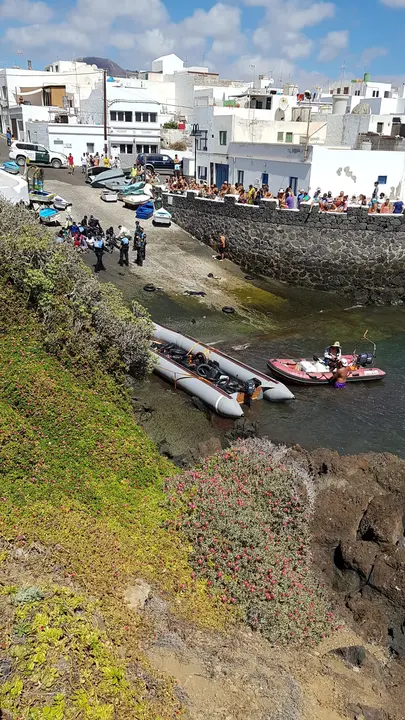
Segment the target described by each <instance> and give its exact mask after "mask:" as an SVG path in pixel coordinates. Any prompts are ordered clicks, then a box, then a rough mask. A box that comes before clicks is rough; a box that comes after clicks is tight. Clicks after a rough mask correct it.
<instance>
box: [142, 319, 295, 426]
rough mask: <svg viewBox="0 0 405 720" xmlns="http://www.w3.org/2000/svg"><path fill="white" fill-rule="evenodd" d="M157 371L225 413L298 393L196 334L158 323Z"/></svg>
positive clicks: (233, 413)
mask: <svg viewBox="0 0 405 720" xmlns="http://www.w3.org/2000/svg"><path fill="white" fill-rule="evenodd" d="M153 339H154V343H153V346H152V351H153V353H154V355H155V359H156V364H155V367H154V371H155V372H156V373H157V374H158V375H161V376H162V377H164V378H166V379H167V380H169V381H170V382H172V383H173V385H175V387H180V388H182V389H183V390H185V391H186V392H188V393H189V394H190V395H196V396H197V397H198V398H200V400H202V401H203V402H204V403H205V404H206V405H207V406H208V407H209V408H211V409H212V410H214V411H215V412H217V413H218V414H219V415H223V416H225V417H232V418H238V417H242V415H243V410H242V408H241V405H242V404H246V405H250V403H251V402H252V401H255V400H261V399H263V398H264V399H265V400H270V401H272V402H285V401H286V400H292V399H294V395H293V394H292V392H290V390H288V388H286V386H285V385H283V383H280V382H278V381H277V380H273V379H272V378H270V377H268V376H267V375H264V374H263V373H260V372H258V371H257V370H254V369H253V368H251V367H249V366H248V365H244V364H243V363H240V362H239V361H236V360H234V359H233V358H231V357H229V356H228V355H225V353H222V352H221V351H220V350H217V349H215V350H214V348H212V347H210V346H209V345H205V344H204V343H200V342H198V341H197V340H195V339H194V338H191V337H188V336H187V335H182V334H181V333H178V332H175V331H174V330H170V329H169V328H166V327H163V326H162V325H157V324H154V332H153Z"/></svg>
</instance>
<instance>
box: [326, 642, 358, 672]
mask: <svg viewBox="0 0 405 720" xmlns="http://www.w3.org/2000/svg"><path fill="white" fill-rule="evenodd" d="M330 652H331V654H333V655H337V656H338V657H340V658H342V660H343V661H344V662H345V663H346V665H348V666H349V667H362V666H363V665H364V663H365V661H366V649H365V648H364V647H363V645H349V646H347V647H339V648H334V649H333V650H331V651H330Z"/></svg>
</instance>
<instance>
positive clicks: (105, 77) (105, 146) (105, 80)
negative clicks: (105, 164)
mask: <svg viewBox="0 0 405 720" xmlns="http://www.w3.org/2000/svg"><path fill="white" fill-rule="evenodd" d="M103 104H104V155H108V135H107V70H104V71H103Z"/></svg>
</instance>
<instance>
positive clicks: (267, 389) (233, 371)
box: [153, 323, 294, 402]
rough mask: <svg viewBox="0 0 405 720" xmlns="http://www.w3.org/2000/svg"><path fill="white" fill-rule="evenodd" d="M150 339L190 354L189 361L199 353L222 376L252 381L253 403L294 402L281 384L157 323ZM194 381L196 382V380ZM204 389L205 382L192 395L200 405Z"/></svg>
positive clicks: (203, 398)
mask: <svg viewBox="0 0 405 720" xmlns="http://www.w3.org/2000/svg"><path fill="white" fill-rule="evenodd" d="M153 338H154V340H156V341H158V342H161V343H173V345H175V346H176V347H178V348H180V349H182V350H184V351H185V352H186V353H188V354H191V355H192V356H193V357H195V356H196V355H198V354H201V353H202V354H203V355H204V356H205V357H206V358H207V360H209V361H211V362H212V363H216V364H217V365H218V367H219V368H220V370H221V372H222V373H224V374H225V375H227V376H230V377H232V378H235V379H236V380H238V381H240V382H241V383H251V382H252V381H254V382H255V386H256V390H255V399H256V398H257V399H261V398H264V399H265V400H270V401H271V402H285V401H286V400H293V399H294V395H293V393H292V392H291V391H290V390H289V389H288V388H287V387H286V386H285V385H283V383H281V382H279V381H278V380H274V379H273V378H270V377H268V376H267V375H265V374H264V373H260V372H258V371H257V370H255V369H254V368H251V367H249V365H245V364H244V363H241V362H239V361H237V360H234V359H233V358H231V357H229V355H225V353H222V352H221V351H220V350H217V349H214V348H212V347H210V346H209V345H205V344H204V343H200V342H198V341H197V340H195V339H194V338H190V337H188V336H187V335H182V334H181V333H178V332H175V331H174V330H170V329H169V328H166V327H164V326H163V325H158V324H157V323H154V331H153ZM197 380H199V379H198V378H197ZM200 382H201V381H200ZM206 387H210V385H209V384H208V385H207V383H206V382H203V383H201V387H200V392H199V393H197V392H196V393H195V394H196V395H198V397H201V399H202V400H204V402H206V400H205V395H207V393H206V390H205V388H206Z"/></svg>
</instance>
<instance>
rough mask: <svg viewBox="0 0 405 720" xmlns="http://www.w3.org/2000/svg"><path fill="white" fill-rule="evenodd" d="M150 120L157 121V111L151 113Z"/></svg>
mask: <svg viewBox="0 0 405 720" xmlns="http://www.w3.org/2000/svg"><path fill="white" fill-rule="evenodd" d="M150 122H153V123H155V122H157V113H151V114H150Z"/></svg>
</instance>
